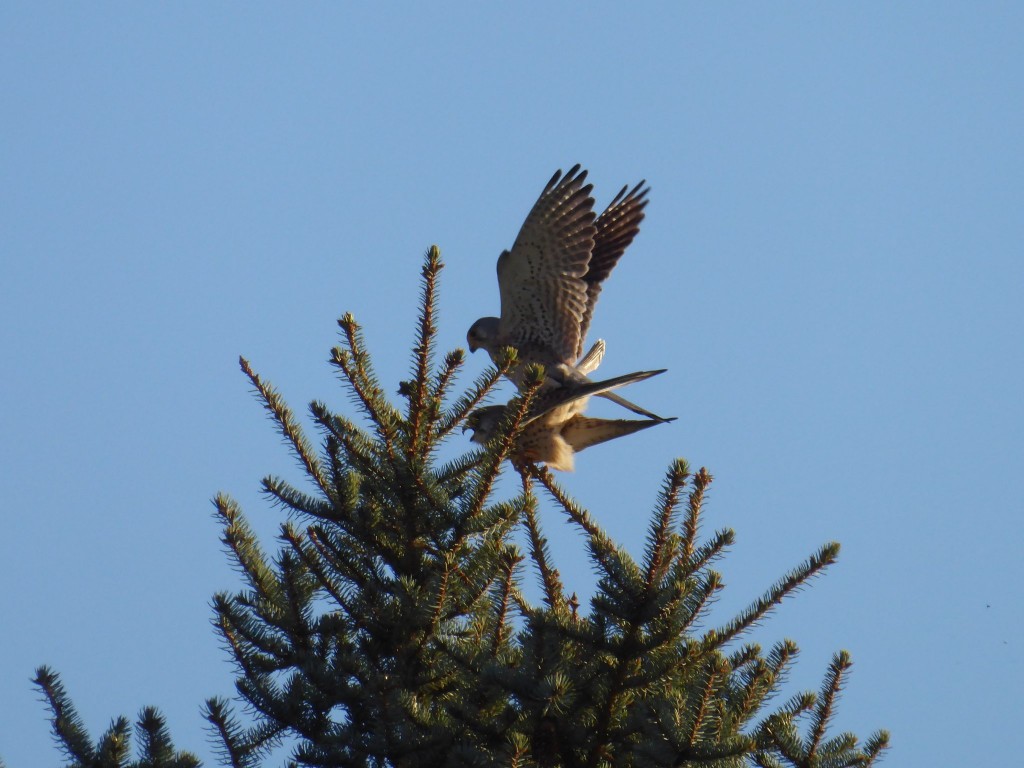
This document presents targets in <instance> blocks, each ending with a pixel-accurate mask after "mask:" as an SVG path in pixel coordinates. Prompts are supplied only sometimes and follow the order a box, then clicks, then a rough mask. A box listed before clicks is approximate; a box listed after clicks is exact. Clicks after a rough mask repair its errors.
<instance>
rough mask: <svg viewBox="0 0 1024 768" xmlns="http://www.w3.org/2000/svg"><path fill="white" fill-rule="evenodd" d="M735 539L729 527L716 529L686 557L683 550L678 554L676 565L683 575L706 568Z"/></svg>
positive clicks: (686, 575)
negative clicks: (712, 535)
mask: <svg viewBox="0 0 1024 768" xmlns="http://www.w3.org/2000/svg"><path fill="white" fill-rule="evenodd" d="M735 541H736V534H735V532H734V531H733V530H732V529H731V528H725V529H723V530H721V531H716V532H715V535H714V538H712V539H711V540H710V541H707V542H705V543H704V544H702V545H700V546H699V547H697V548H696V549H695V550H693V552H692V553H691V555H690V557H687V556H686V554H685V552H684V553H681V554H680V555H679V560H678V566H679V567H680V569H681V572H682V575H683V576H684V577H688V576H692V575H694V574H696V573H698V572H700V571H702V570H704V568H706V567H707V566H708V565H709V564H711V563H712V562H714V561H715V560H717V559H718V558H719V557H721V556H722V555H723V554H724V553H725V549H726V547H731V546H732V545H733V543H734V542H735Z"/></svg>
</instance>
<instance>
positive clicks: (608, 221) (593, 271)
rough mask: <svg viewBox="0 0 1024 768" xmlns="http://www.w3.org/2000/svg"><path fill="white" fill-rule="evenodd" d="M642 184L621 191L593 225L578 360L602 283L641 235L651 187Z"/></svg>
mask: <svg viewBox="0 0 1024 768" xmlns="http://www.w3.org/2000/svg"><path fill="white" fill-rule="evenodd" d="M646 183H647V182H645V181H641V182H640V183H639V184H637V185H636V186H635V187H633V189H631V190H629V194H626V190H627V189H629V187H628V186H627V187H623V188H622V189H621V190H620V191H619V194H617V195H616V196H615V199H614V200H612V201H611V202H610V203H609V204H608V207H607V208H605V209H604V212H603V213H602V214H601V215H600V216H598V217H597V220H596V221H595V222H594V230H595V231H594V252H593V254H592V255H591V257H590V264H589V266H588V269H587V273H586V274H585V275H584V276H583V281H584V282H585V283H586V284H587V305H586V308H585V309H584V310H583V316H582V318H581V320H580V341H579V347H577V350H576V356H577V357H578V356H579V355H580V354H582V353H583V343H584V341H585V340H586V338H587V329H589V328H590V320H591V318H592V317H593V315H594V305H595V304H596V303H597V297H598V295H599V294H600V293H601V283H603V282H604V281H605V279H606V278H607V277H608V275H610V274H611V273H612V270H613V269H615V265H616V264H618V263H619V259H620V258H621V257H622V254H623V253H624V252H625V251H626V248H627V247H629V244H630V243H632V242H633V238H634V237H636V234H637V232H639V231H640V222H641V221H643V220H644V208H645V207H646V206H647V203H648V200H647V193H648V192H650V191H651V188H650V187H644V184H646Z"/></svg>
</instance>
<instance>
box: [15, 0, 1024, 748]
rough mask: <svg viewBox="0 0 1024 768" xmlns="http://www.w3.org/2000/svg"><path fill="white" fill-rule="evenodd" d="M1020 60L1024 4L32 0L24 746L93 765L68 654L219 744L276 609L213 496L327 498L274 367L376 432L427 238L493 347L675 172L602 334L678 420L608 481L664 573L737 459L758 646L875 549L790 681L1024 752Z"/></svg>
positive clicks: (651, 402)
mask: <svg viewBox="0 0 1024 768" xmlns="http://www.w3.org/2000/svg"><path fill="white" fill-rule="evenodd" d="M1022 40H1024V10H1022V6H1021V5H1019V4H1016V3H1010V2H1006V3H977V4H967V3H959V4H951V3H924V2H918V3H902V4H897V3H881V2H876V3H856V4H852V3H850V4H842V5H840V4H835V3H832V4H809V3H808V4H796V3H785V4H770V5H769V4H764V3H745V4H729V5H725V4H683V3H647V4H636V5H632V4H630V5H627V4H624V3H614V4H612V3H596V4H595V3H588V4H583V3H577V4H571V5H570V4H562V5H560V6H559V7H558V8H553V7H550V4H541V3H530V4H520V5H517V7H516V8H515V9H512V8H511V7H508V8H497V7H490V6H489V7H487V8H478V7H475V6H474V5H472V4H470V3H458V4H450V5H444V4H440V6H439V4H436V3H435V4H430V6H429V8H428V7H427V6H426V5H425V4H421V5H419V6H416V7H414V6H412V4H399V5H395V4H391V5H389V10H388V11H387V12H383V11H380V10H378V9H377V7H376V6H375V5H373V6H371V5H370V4H361V5H355V4H327V3H313V4H306V5H303V6H301V7H295V6H291V7H290V9H289V10H285V9H284V6H281V5H269V4H245V5H244V7H243V5H240V4H227V3H219V4H212V3H197V2H180V3H162V4H156V3H152V4H138V3H91V4H81V3H55V4H48V3H42V2H36V1H34V2H5V3H3V4H2V5H0V93H2V102H3V106H2V112H0V195H2V199H0V344H2V354H3V364H2V365H3V368H2V376H0V400H2V402H3V408H2V410H0V450H2V457H3V460H2V462H0V467H2V469H0V473H2V474H0V482H2V487H3V489H4V492H3V497H2V500H0V505H2V507H0V509H2V520H3V527H4V535H3V537H2V540H0V562H2V563H3V569H4V574H5V578H4V588H3V589H2V590H0V617H2V626H3V628H2V630H0V637H2V640H0V756H2V757H3V759H4V760H6V761H7V763H8V764H9V766H10V768H34V767H35V766H40V765H53V764H55V763H56V762H57V758H58V755H57V753H56V752H55V751H54V750H53V748H52V747H51V744H50V739H49V736H48V726H47V723H46V720H45V710H44V709H43V707H42V706H41V705H40V704H39V703H38V701H37V696H36V693H35V692H34V689H33V688H32V687H31V686H30V684H29V678H30V677H31V675H32V673H33V670H34V668H35V667H36V666H37V665H38V664H41V663H47V664H51V665H53V666H54V667H56V669H57V670H58V671H59V672H60V673H61V674H62V676H63V679H64V682H65V684H66V685H67V687H68V688H69V690H70V692H71V694H72V695H73V697H74V699H75V701H76V702H77V704H78V706H79V707H80V710H81V713H82V714H83V716H84V718H85V720H86V722H87V723H88V725H89V727H90V729H91V730H92V731H93V732H98V731H100V730H101V729H102V728H104V727H106V725H107V724H108V722H109V719H110V718H111V717H113V716H114V715H118V714H128V715H130V716H132V717H134V715H135V714H136V713H137V712H138V710H139V709H140V708H141V707H142V706H143V705H146V704H155V705H157V706H159V707H160V708H161V709H162V710H163V711H164V713H165V714H166V715H167V716H168V718H169V721H170V725H171V728H172V731H173V733H174V735H175V737H176V739H177V741H178V743H179V744H180V745H181V746H183V747H188V748H190V749H192V750H195V751H196V752H198V753H199V754H200V755H201V756H203V757H206V758H209V757H210V755H211V752H210V749H209V746H208V743H207V739H206V736H205V733H204V731H203V728H202V721H201V719H200V717H199V707H200V703H201V702H202V700H203V699H204V698H205V697H207V696H210V695H230V694H231V693H232V690H233V689H232V680H233V677H232V673H231V669H230V667H229V665H228V663H227V657H226V655H225V654H224V653H223V652H222V651H221V649H220V647H219V645H218V643H217V641H216V639H215V637H214V634H213V632H212V629H211V626H210V618H211V611H210V609H209V599H210V596H211V595H212V594H213V593H214V592H215V591H217V590H224V589H233V588H235V587H236V586H237V585H238V580H237V577H236V576H235V574H234V573H233V572H232V571H231V569H230V568H229V566H228V564H227V561H226V559H225V558H224V556H223V555H222V553H221V551H220V545H219V543H218V533H219V532H218V530H217V527H216V525H215V523H214V521H213V519H212V516H211V511H212V506H211V504H210V498H211V497H212V496H213V494H214V493H215V492H216V491H218V490H225V491H228V492H230V493H231V494H233V495H234V496H235V497H236V498H238V499H239V500H240V502H241V503H242V504H243V506H244V508H245V510H246V512H247V513H248V515H249V517H250V518H251V519H252V521H253V523H254V524H255V525H256V526H257V527H258V529H259V530H261V531H263V532H265V533H266V535H267V536H268V537H269V536H271V535H272V534H273V532H274V531H275V530H276V526H277V522H278V519H279V517H278V515H279V513H278V512H277V511H276V510H274V509H271V508H270V507H269V506H268V504H267V503H266V502H265V501H264V500H263V499H262V498H261V497H260V495H259V493H258V481H259V479H260V477H262V476H263V475H264V474H269V473H276V474H283V475H285V476H291V477H295V476H296V475H297V472H296V468H295V466H294V463H293V461H292V460H291V458H290V456H289V455H288V454H287V453H286V451H285V449H284V448H283V447H282V445H281V444H280V441H279V439H278V437H277V436H276V435H275V434H274V432H273V431H272V429H271V427H270V425H269V424H268V423H267V422H266V420H265V418H264V415H263V412H262V411H261V409H260V408H259V406H258V405H257V403H256V402H255V400H254V399H253V398H252V397H251V395H250V393H249V390H248V387H247V386H246V382H245V380H244V379H243V377H242V375H241V374H240V373H239V371H238V369H237V362H236V360H237V357H238V355H239V354H240V353H241V354H245V355H246V356H247V357H249V358H250V359H251V360H252V362H253V364H254V366H255V367H256V368H257V370H258V371H260V372H261V373H262V374H263V375H264V376H266V377H267V378H268V379H270V380H271V381H272V382H273V383H274V384H276V385H277V386H278V387H279V388H280V389H281V390H282V392H283V394H284V395H285V396H286V397H287V398H288V399H289V401H290V402H291V404H292V405H293V406H294V407H295V408H296V410H298V411H300V412H304V407H305V404H306V403H308V401H310V400H311V399H314V398H322V399H324V400H326V401H328V402H329V403H331V404H332V405H333V406H334V407H335V408H337V409H346V408H347V400H346V398H345V396H344V394H343V392H342V391H341V389H340V388H339V387H338V386H337V384H336V381H335V379H334V377H333V375H332V372H331V370H330V369H329V367H328V366H327V365H326V363H325V361H326V358H327V354H328V350H329V348H330V347H331V346H332V345H333V344H334V343H335V339H336V337H335V330H336V327H335V325H334V321H335V319H336V318H337V317H338V316H340V315H341V314H342V313H344V312H346V311H352V312H353V313H354V314H355V315H356V317H357V318H358V319H359V320H360V321H361V322H362V323H363V324H364V326H365V329H366V335H367V338H368V341H369V343H370V345H371V347H372V350H373V351H374V352H375V353H376V356H377V363H378V367H379V369H380V373H381V375H382V377H383V378H384V380H385V381H388V382H392V383H393V384H394V385H395V386H397V382H398V381H399V380H400V379H401V378H402V377H404V376H405V375H406V372H407V370H408V367H409V346H410V343H411V339H412V320H413V318H414V314H415V304H416V299H417V295H418V290H419V285H418V281H419V277H418V269H419V265H420V260H421V256H422V254H423V252H424V250H425V249H426V248H427V247H428V246H429V245H430V244H432V243H437V244H438V245H439V246H440V247H441V249H442V252H443V254H444V258H445V261H446V263H447V269H446V270H445V272H444V276H443V284H442V290H443V294H442V307H441V314H440V327H441V336H442V339H443V340H444V343H445V345H446V346H447V347H455V346H460V345H464V343H465V342H464V338H465V331H466V329H467V327H468V326H469V324H470V323H471V322H472V321H473V320H474V319H476V318H477V317H479V316H480V315H484V314H493V313H495V312H496V310H497V306H498V295H497V286H496V282H495V278H494V263H495V259H496V257H497V255H498V253H499V251H500V250H501V249H502V248H504V247H507V246H508V245H510V244H511V242H512V240H513V238H514V237H515V234H516V232H517V230H518V227H519V224H520V223H521V221H522V218H523V216H524V215H525V213H526V211H527V210H528V209H529V207H530V205H531V204H532V203H533V201H534V199H535V198H536V195H537V193H538V192H539V190H540V188H541V187H542V186H543V184H544V183H545V182H546V181H547V179H548V177H549V176H550V174H551V173H552V172H553V171H554V170H555V169H556V168H559V167H562V168H566V167H568V166H569V165H572V164H573V163H575V162H582V163H583V164H584V165H585V166H586V167H588V168H589V169H590V170H591V178H592V180H593V182H594V183H595V190H596V194H597V198H598V204H599V205H603V204H604V203H605V202H606V201H607V200H608V199H609V198H610V197H611V196H612V195H613V194H614V193H615V191H617V189H618V188H619V187H620V186H621V185H622V184H625V183H633V182H635V181H638V180H639V179H640V178H647V179H648V180H649V182H650V183H651V185H652V188H653V191H652V193H651V204H650V206H649V208H648V216H647V220H646V221H645V222H644V224H643V229H642V231H641V234H640V236H639V238H638V239H637V240H636V242H635V243H634V245H633V246H632V247H631V249H630V250H629V251H628V252H627V254H626V257H625V258H624V259H623V261H622V263H621V264H620V265H619V268H618V270H617V271H616V273H615V274H614V275H613V276H612V278H611V280H610V281H609V282H608V284H607V287H606V289H605V292H604V294H603V295H602V298H601V301H600V304H599V305H598V311H597V315H596V319H595V323H594V326H593V328H592V333H593V335H594V336H601V337H603V338H605V339H606V340H607V342H608V345H609V355H608V357H607V358H606V360H605V363H604V366H603V367H602V369H601V371H602V373H606V374H608V375H612V374H618V373H624V372H627V371H631V370H636V369H639V368H650V367H667V368H669V369H670V371H669V373H668V374H666V375H664V376H661V377H658V378H657V379H654V380H651V381H649V382H645V383H643V384H640V385H638V386H636V387H634V388H632V389H631V390H630V393H629V396H630V397H631V398H632V399H635V400H637V401H638V402H641V403H642V404H644V405H646V406H648V407H650V408H652V409H654V410H656V411H659V412H664V413H668V414H675V415H677V416H679V421H678V422H676V423H674V424H672V425H667V426H664V427H658V428H656V429H652V430H648V431H646V432H644V433H642V434H640V435H636V436H633V437H631V438H629V439H628V442H626V441H621V442H619V443H612V444H608V445H604V446H598V447H595V448H593V449H591V450H590V451H588V452H587V453H585V454H583V455H582V456H581V457H580V460H579V462H578V465H579V468H578V471H577V472H576V473H575V474H573V475H572V476H567V477H566V479H565V482H566V484H567V485H568V487H569V488H570V489H571V490H572V491H573V492H574V493H575V495H576V496H577V498H578V499H579V500H580V501H581V502H582V503H583V504H585V505H586V506H587V507H589V508H590V509H591V511H592V512H593V514H594V515H595V516H596V517H597V518H598V519H599V520H600V521H602V522H603V523H604V525H605V526H606V527H607V528H608V529H609V531H610V532H611V533H612V534H613V535H615V536H616V537H618V538H620V539H622V540H624V541H625V542H626V543H627V544H628V545H629V546H630V547H631V548H632V549H633V551H639V549H640V547H641V544H642V539H643V533H644V528H645V525H646V520H647V515H648V511H649V510H650V508H651V507H652V505H653V502H654V498H655V494H656V492H657V489H658V485H659V483H660V480H661V477H662V475H663V472H664V470H665V468H666V467H667V466H668V464H669V462H670V461H671V460H672V459H673V458H674V457H676V456H685V457H687V458H688V459H689V460H690V461H691V463H692V464H693V465H694V466H695V467H696V466H701V465H706V466H707V467H708V468H709V469H710V470H711V471H712V472H713V473H714V474H715V476H716V478H717V479H716V483H715V485H714V486H713V492H712V494H711V501H710V506H709V510H708V518H707V520H708V526H709V527H713V528H717V527H723V526H731V527H733V528H735V529H736V530H737V533H738V543H737V546H736V547H735V549H734V550H733V553H732V555H731V556H730V557H729V558H728V559H727V560H725V561H724V562H723V563H722V570H723V571H724V574H725V581H726V583H727V584H728V589H727V591H726V593H725V596H724V598H723V599H722V600H721V602H720V605H719V612H718V614H717V615H718V616H719V618H720V619H721V620H723V621H724V620H725V619H727V618H728V617H729V616H731V615H732V612H733V611H734V610H735V609H737V608H739V607H740V606H742V605H745V604H747V603H748V602H749V601H751V600H753V599H754V598H755V597H756V596H757V595H758V594H760V592H761V591H762V589H763V588H765V587H767V586H768V585H769V584H770V583H771V582H772V581H774V580H775V579H776V578H778V577H779V576H780V575H782V574H783V573H784V572H785V571H786V570H788V569H789V568H790V567H792V566H794V565H795V564H797V563H798V562H799V561H801V560H802V559H803V558H804V557H805V556H806V555H808V554H810V552H811V551H813V550H814V549H815V548H816V547H818V546H819V545H820V544H822V543H824V542H826V541H829V540H832V539H836V540H838V541H840V542H841V543H842V544H843V552H842V555H841V558H840V562H839V563H838V565H837V566H836V567H835V568H834V569H833V570H832V571H831V572H830V573H828V574H827V575H826V576H825V577H823V578H821V579H819V580H818V581H816V582H815V583H814V585H813V586H812V587H811V588H810V589H808V590H806V591H804V592H803V593H801V594H800V595H799V596H798V597H796V598H795V599H793V600H790V601H789V602H787V603H786V604H785V605H783V606H782V607H781V608H780V609H779V610H778V611H777V612H776V613H775V614H774V615H773V616H772V618H771V620H769V621H768V622H766V623H765V624H763V625H762V626H761V627H760V628H759V629H758V630H757V632H756V633H755V636H754V637H755V638H756V639H758V640H760V641H762V642H764V643H766V644H767V643H770V642H772V641H774V640H777V639H780V638H782V637H792V638H794V639H795V640H797V642H798V643H799V644H800V646H801V648H802V649H803V654H802V656H801V660H800V663H799V664H798V667H797V672H796V674H795V675H794V676H793V678H792V681H791V685H790V687H789V689H788V690H789V691H791V692H794V691H796V690H799V689H801V688H806V687H817V685H818V682H819V680H820V678H821V674H822V672H823V670H824V669H825V666H826V664H827V663H828V661H829V659H830V657H831V654H832V653H833V652H834V651H835V650H837V649H839V648H847V649H849V650H850V651H851V653H852V654H853V658H854V662H855V666H854V670H853V675H852V677H851V679H850V681H849V685H848V687H847V689H846V693H845V695H844V698H843V700H842V706H841V710H840V716H839V720H838V725H839V726H840V727H841V728H843V729H848V730H853V731H856V732H857V733H858V734H860V735H861V736H866V735H867V734H868V733H869V732H870V731H872V730H874V729H875V728H878V727H886V728H889V729H890V730H891V731H892V733H893V744H894V750H893V752H892V753H891V754H890V756H889V758H888V761H887V764H892V765H911V766H913V765H929V766H945V765H950V766H952V765H983V764H989V765H1000V764H1002V765H1009V764H1013V763H1014V762H1015V760H1017V759H1019V749H1018V748H1017V747H1016V746H1015V743H1014V741H1013V736H1014V735H1015V734H1016V733H1017V731H1018V730H1019V718H1020V696H1019V692H1020V690H1021V687H1022V685H1024V661H1022V658H1024V654H1022V648H1021V642H1022V641H1021V636H1022V630H1024V557H1022V554H1021V553H1022V549H1024V533H1022V522H1021V520H1022V513H1024V508H1022V507H1024V502H1022V499H1024V479H1022V473H1024V470H1022V459H1024V438H1022V435H1024V406H1022V397H1021V393H1022V390H1024V386H1022V384H1024V349H1022V339H1024V333H1022V332H1024V266H1022V255H1024V194H1022V193H1024V153H1022V151H1021V146H1022V137H1024V115H1022V109H1024V46H1022V43H1021V41H1022ZM484 366H485V360H484V359H483V356H482V354H478V355H477V356H475V357H473V358H472V360H471V365H470V368H469V371H468V374H473V375H475V374H476V373H477V372H479V371H480V370H482V369H483V368H484ZM470 378H471V377H470V376H469V375H467V376H466V377H464V381H467V382H468V381H469V380H470ZM595 411H600V413H603V414H605V415H611V414H614V410H613V407H611V406H609V407H608V408H607V409H604V404H601V408H598V406H595ZM615 415H620V414H615ZM505 487H506V489H509V490H511V488H513V485H512V483H511V482H508V483H506V485H505ZM547 510H548V514H547V516H546V518H545V521H546V532H547V534H548V535H549V537H550V538H551V540H552V548H553V550H554V551H555V554H556V557H557V558H558V561H559V566H560V568H561V570H562V573H563V575H564V576H565V579H566V581H567V582H568V583H569V585H571V586H578V588H579V590H580V591H581V593H585V594H586V593H588V592H589V589H590V588H591V582H592V575H591V569H590V566H589V563H588V561H587V560H586V558H585V556H584V554H583V552H582V550H581V544H580V539H579V537H578V536H577V535H576V533H575V531H573V530H572V529H571V528H569V527H568V526H567V525H566V524H565V523H564V521H563V520H562V519H561V518H560V517H559V516H558V515H557V513H556V512H555V510H554V509H553V508H551V507H547Z"/></svg>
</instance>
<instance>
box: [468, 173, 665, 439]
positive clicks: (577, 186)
mask: <svg viewBox="0 0 1024 768" xmlns="http://www.w3.org/2000/svg"><path fill="white" fill-rule="evenodd" d="M586 177H587V172H586V171H581V170H580V166H579V165H576V166H574V167H573V168H572V169H570V171H569V172H568V173H567V174H566V175H565V176H562V173H561V171H558V172H556V173H555V175H554V176H552V177H551V181H549V182H548V184H547V186H546V187H545V188H544V191H543V192H541V194H540V197H539V198H538V199H537V202H536V203H535V204H534V206H533V208H532V210H531V211H530V213H529V215H528V216H527V217H526V221H525V222H524V223H523V226H522V228H521V229H520V230H519V235H518V236H517V237H516V241H515V243H514V244H513V246H512V249H511V250H510V251H503V252H502V254H501V256H500V257H498V288H499V292H500V295H501V317H482V318H480V319H479V320H477V321H476V322H475V323H473V325H472V326H471V327H470V329H469V333H468V334H467V335H466V341H467V343H468V345H469V349H470V351H471V352H475V351H476V350H478V349H485V350H487V352H488V354H490V356H491V359H492V360H494V361H495V362H497V360H498V358H499V352H500V350H501V348H502V347H515V348H516V349H517V350H518V352H519V360H520V365H519V366H517V368H516V369H515V370H513V371H512V372H511V373H510V378H512V380H513V381H515V382H516V384H517V385H521V384H522V371H523V370H524V369H525V366H526V365H527V364H529V363H539V364H541V365H543V366H544V367H545V370H546V371H547V376H548V377H550V378H551V379H552V380H553V382H557V383H558V384H560V385H562V386H569V387H572V386H578V385H581V384H584V383H587V382H588V381H589V380H588V379H587V378H586V373H585V372H583V371H581V370H580V368H579V365H578V364H576V359H577V358H578V357H579V356H580V355H581V354H582V352H583V345H584V341H585V337H586V333H587V330H588V328H589V327H590V321H591V318H592V317H593V313H594V305H595V303H596V302H597V297H598V295H599V294H600V293H601V284H602V283H603V282H604V280H605V279H606V278H607V277H608V275H610V274H611V271H612V269H614V267H615V265H616V264H617V263H618V260H619V258H620V257H621V256H622V254H623V252H624V251H625V249H626V247H627V246H628V245H629V244H630V243H631V242H632V241H633V238H634V237H636V234H637V232H638V231H639V228H640V222H641V221H642V220H643V218H644V212H643V209H644V207H645V206H646V205H647V193H648V191H649V188H647V187H644V182H640V183H639V184H637V185H636V186H635V187H634V188H633V189H632V190H629V192H628V194H627V189H628V187H623V188H622V190H621V191H620V192H619V194H618V195H616V196H615V198H614V199H613V200H612V202H611V204H609V206H608V207H607V208H606V209H605V211H604V212H603V213H602V214H601V215H600V216H598V217H596V218H595V216H594V212H593V206H594V199H593V197H591V196H590V192H591V190H592V188H593V185H591V184H586V185H584V181H586ZM601 397H606V398H607V399H609V400H612V401H613V402H616V403H618V404H619V405H622V406H623V407H625V408H628V409H629V410H631V411H633V412H634V413H638V414H641V415H643V416H646V417H648V418H651V419H658V420H664V419H662V417H660V416H657V415H656V414H653V413H651V412H650V411H647V410H645V409H644V408H641V407H640V406H638V405H636V404H634V403H631V402H629V401H628V400H625V399H624V398H622V397H620V396H619V395H617V394H615V393H613V392H605V393H602V394H601Z"/></svg>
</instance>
